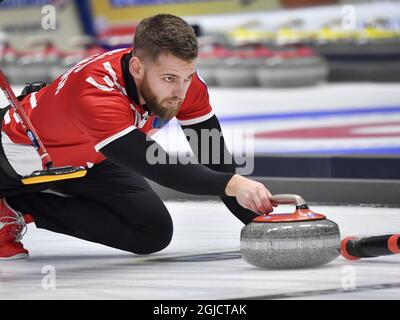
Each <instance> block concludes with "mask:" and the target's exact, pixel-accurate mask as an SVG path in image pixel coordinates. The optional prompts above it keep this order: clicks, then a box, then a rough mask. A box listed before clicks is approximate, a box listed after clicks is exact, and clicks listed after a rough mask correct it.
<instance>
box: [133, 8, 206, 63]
mask: <svg viewBox="0 0 400 320" xmlns="http://www.w3.org/2000/svg"><path fill="white" fill-rule="evenodd" d="M133 46H134V55H136V56H140V57H142V56H143V57H144V58H150V59H156V58H157V57H158V56H159V55H160V54H161V53H171V54H172V55H174V56H176V57H177V58H180V59H182V60H185V61H191V60H193V59H195V58H196V57H197V54H198V44H197V38H196V35H195V33H194V30H193V28H192V27H191V26H190V25H189V24H188V23H187V22H186V21H185V20H183V19H181V18H179V17H177V16H173V15H171V14H158V15H155V16H152V17H149V18H146V19H143V20H142V21H141V22H140V23H139V25H138V26H137V28H136V32H135V37H134V40H133Z"/></svg>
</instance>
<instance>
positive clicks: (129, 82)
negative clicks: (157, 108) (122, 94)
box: [121, 51, 149, 111]
mask: <svg viewBox="0 0 400 320" xmlns="http://www.w3.org/2000/svg"><path fill="white" fill-rule="evenodd" d="M132 54H133V52H132V51H131V52H129V53H127V54H125V55H124V56H123V57H122V59H121V67H122V75H123V77H124V81H125V88H126V92H127V93H128V97H129V98H131V100H132V101H134V102H135V103H136V104H137V105H138V106H140V105H141V104H140V101H139V95H138V92H137V88H136V84H135V81H134V80H133V78H132V75H131V74H130V72H129V61H130V60H131V58H132ZM141 107H142V108H143V109H144V110H146V111H149V110H148V109H147V108H146V105H145V104H144V105H141Z"/></svg>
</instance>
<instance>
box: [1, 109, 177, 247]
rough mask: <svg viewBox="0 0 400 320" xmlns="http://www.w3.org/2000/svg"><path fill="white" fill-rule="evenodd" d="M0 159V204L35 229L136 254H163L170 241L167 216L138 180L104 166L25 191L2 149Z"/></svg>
mask: <svg viewBox="0 0 400 320" xmlns="http://www.w3.org/2000/svg"><path fill="white" fill-rule="evenodd" d="M1 113H3V112H1ZM1 118H2V117H1V114H0V119H1ZM0 159H1V160H0V166H1V167H2V168H0V198H6V199H7V202H8V203H9V204H10V206H11V207H12V208H14V209H15V210H17V211H20V212H21V213H23V214H31V215H32V216H33V217H34V219H35V224H36V226H37V227H38V228H43V229H47V230H50V231H54V232H57V233H63V234H67V235H70V236H73V237H76V238H80V239H84V240H88V241H92V242H96V243H101V244H104V245H107V246H110V247H114V248H117V249H121V250H125V251H130V252H133V253H137V254H148V253H152V252H156V251H159V250H162V249H164V248H165V247H167V246H168V244H169V243H170V241H171V238H172V233H173V226H172V220H171V216H170V214H169V212H168V210H167V208H166V207H165V205H164V204H163V202H162V200H161V199H160V198H159V197H158V195H157V194H156V193H155V192H154V191H153V190H152V189H151V187H150V186H149V184H148V183H147V181H146V180H145V179H144V178H143V177H142V176H141V175H139V174H136V173H133V172H128V171H127V170H124V169H122V168H120V167H118V166H116V165H114V164H113V163H111V162H110V161H108V160H105V161H103V162H101V163H100V164H97V165H95V166H93V167H92V168H90V169H89V170H88V173H87V175H86V176H85V177H83V178H78V179H70V180H63V181H57V182H52V183H42V184H36V185H29V186H25V185H23V184H22V183H21V181H20V180H19V179H17V178H16V177H15V176H12V174H10V172H11V173H12V169H11V170H10V167H7V166H9V164H8V162H7V161H5V156H4V152H3V150H2V148H1V143H0ZM45 190H52V191H56V192H58V193H61V194H64V195H67V197H65V196H61V195H56V194H52V193H47V192H43V191H45Z"/></svg>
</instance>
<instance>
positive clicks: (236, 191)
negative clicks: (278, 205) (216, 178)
mask: <svg viewBox="0 0 400 320" xmlns="http://www.w3.org/2000/svg"><path fill="white" fill-rule="evenodd" d="M225 193H226V195H227V196H231V197H236V200H237V201H238V202H239V204H240V205H241V206H242V207H243V208H246V209H249V210H251V211H254V212H256V213H258V214H265V213H268V212H272V211H273V208H272V206H273V204H272V203H271V201H270V197H271V196H272V195H271V192H270V191H269V190H268V189H267V188H266V187H265V186H264V185H263V184H262V183H260V182H257V181H254V180H251V179H248V178H245V177H243V176H241V175H238V174H235V175H234V176H233V177H232V178H231V179H230V180H229V182H228V184H227V186H226V188H225Z"/></svg>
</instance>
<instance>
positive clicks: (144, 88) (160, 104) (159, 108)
mask: <svg viewBox="0 0 400 320" xmlns="http://www.w3.org/2000/svg"><path fill="white" fill-rule="evenodd" d="M139 89H140V93H141V94H142V96H143V99H144V100H145V101H146V107H147V108H148V109H149V111H151V112H152V113H154V114H155V115H156V116H158V117H159V118H161V119H162V120H171V119H172V118H173V117H175V116H176V114H177V113H178V111H179V108H180V107H181V105H182V102H183V100H182V99H179V98H178V97H170V98H165V99H162V100H161V101H160V100H159V99H158V97H157V95H156V94H155V93H154V92H153V90H151V87H150V85H149V83H148V81H147V78H146V77H145V78H144V79H143V82H142V84H141V86H140V87H139ZM170 103H172V104H170Z"/></svg>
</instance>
